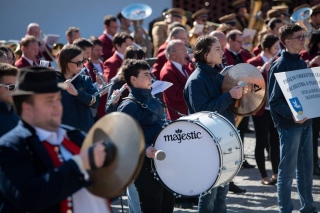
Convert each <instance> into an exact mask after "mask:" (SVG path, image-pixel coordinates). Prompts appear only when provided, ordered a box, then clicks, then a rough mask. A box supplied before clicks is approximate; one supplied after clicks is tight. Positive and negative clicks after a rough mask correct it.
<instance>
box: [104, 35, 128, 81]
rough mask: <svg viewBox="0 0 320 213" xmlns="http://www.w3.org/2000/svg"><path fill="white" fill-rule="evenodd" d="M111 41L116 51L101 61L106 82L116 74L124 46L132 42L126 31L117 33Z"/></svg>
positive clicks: (121, 59)
mask: <svg viewBox="0 0 320 213" xmlns="http://www.w3.org/2000/svg"><path fill="white" fill-rule="evenodd" d="M112 43H113V46H114V47H115V50H116V51H115V52H114V53H113V55H112V57H110V58H109V59H107V60H106V61H105V62H104V63H103V73H104V77H105V78H106V80H107V82H109V81H110V80H111V79H112V78H113V77H114V76H115V75H116V74H117V72H118V69H119V68H120V66H121V64H122V61H123V58H124V53H125V51H126V48H127V47H128V46H131V45H132V44H133V38H132V36H131V35H129V34H126V33H117V34H116V35H115V36H114V37H113V40H112Z"/></svg>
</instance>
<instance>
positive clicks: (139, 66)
mask: <svg viewBox="0 0 320 213" xmlns="http://www.w3.org/2000/svg"><path fill="white" fill-rule="evenodd" d="M120 69H121V71H122V73H121V74H122V76H123V77H124V79H125V80H126V83H127V84H128V86H132V84H131V81H130V78H131V76H135V77H138V75H139V73H140V71H141V70H149V69H150V66H149V64H148V63H147V62H146V61H145V60H137V59H126V60H124V62H123V64H122V66H121V67H120Z"/></svg>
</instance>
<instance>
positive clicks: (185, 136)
mask: <svg viewBox="0 0 320 213" xmlns="http://www.w3.org/2000/svg"><path fill="white" fill-rule="evenodd" d="M175 132H176V134H172V135H164V136H163V137H164V140H165V141H166V142H167V141H178V143H181V141H183V140H193V139H200V138H202V136H201V132H196V131H193V132H189V133H182V130H181V129H177V130H176V131H175Z"/></svg>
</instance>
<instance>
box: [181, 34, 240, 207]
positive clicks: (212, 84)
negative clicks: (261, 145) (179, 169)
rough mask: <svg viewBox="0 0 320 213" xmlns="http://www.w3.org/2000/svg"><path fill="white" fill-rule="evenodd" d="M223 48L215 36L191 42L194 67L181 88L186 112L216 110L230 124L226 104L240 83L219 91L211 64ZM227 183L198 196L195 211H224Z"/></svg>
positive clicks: (235, 96)
mask: <svg viewBox="0 0 320 213" xmlns="http://www.w3.org/2000/svg"><path fill="white" fill-rule="evenodd" d="M222 56H223V49H222V48H221V45H220V43H219V41H218V39H217V38H215V37H213V36H209V35H204V36H200V37H199V38H198V39H197V41H196V42H195V47H194V59H195V61H196V63H197V68H196V70H195V71H194V72H193V73H192V74H191V75H190V77H189V78H188V80H187V83H186V86H185V88H184V99H185V102H186V104H187V107H188V111H189V114H193V113H196V112H200V111H211V112H218V113H219V114H221V115H222V116H224V117H226V118H227V119H228V120H229V121H230V122H231V123H232V124H234V123H235V119H234V115H233V114H232V112H231V111H230V110H229V106H230V105H231V104H234V99H240V98H241V97H242V87H240V86H236V87H234V88H232V89H231V90H230V91H229V92H227V93H224V94H222V93H221V88H222V81H223V76H222V75H221V74H219V71H218V70H217V69H215V68H214V67H215V66H216V65H218V64H221V63H222ZM228 188H229V185H225V186H219V187H215V188H212V189H211V190H210V193H207V194H206V195H203V196H200V197H199V204H198V212H199V213H204V212H219V213H226V212H227V206H226V196H227V193H228Z"/></svg>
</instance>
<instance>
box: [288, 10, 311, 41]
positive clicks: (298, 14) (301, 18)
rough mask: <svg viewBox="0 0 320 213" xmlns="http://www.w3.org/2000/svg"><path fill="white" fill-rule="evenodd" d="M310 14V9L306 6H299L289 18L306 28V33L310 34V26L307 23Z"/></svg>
mask: <svg viewBox="0 0 320 213" xmlns="http://www.w3.org/2000/svg"><path fill="white" fill-rule="evenodd" d="M311 14H312V9H311V8H308V7H303V8H300V9H299V10H297V11H295V12H294V13H293V14H292V15H291V17H290V19H291V20H292V21H293V22H295V23H297V24H298V25H300V26H301V27H302V28H303V29H305V30H306V32H307V35H310V34H311V32H312V26H311V25H310V23H309V18H310V16H311Z"/></svg>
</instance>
